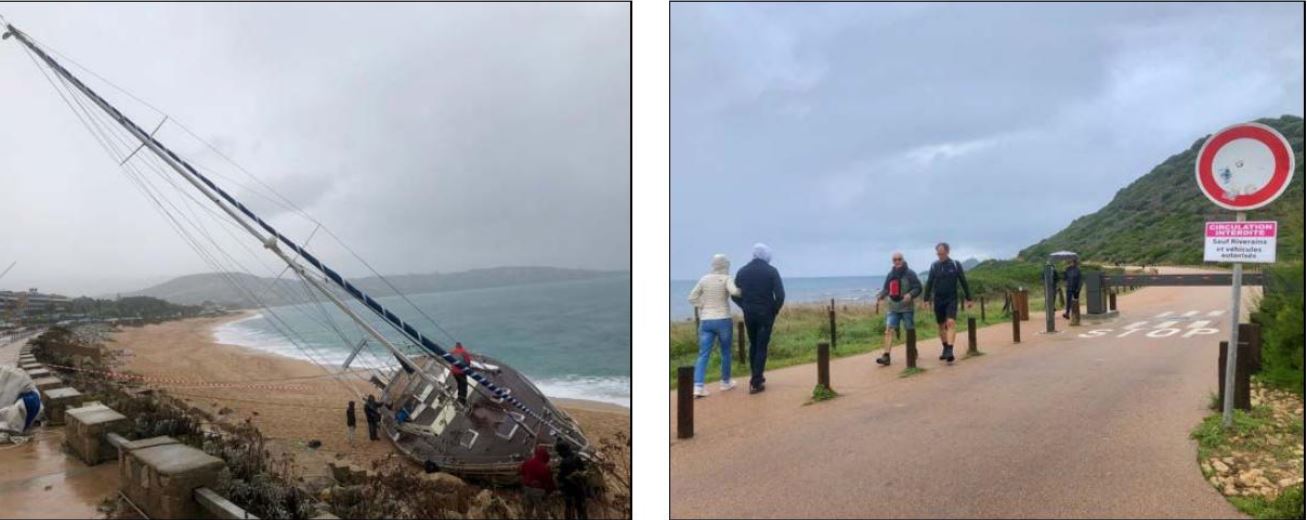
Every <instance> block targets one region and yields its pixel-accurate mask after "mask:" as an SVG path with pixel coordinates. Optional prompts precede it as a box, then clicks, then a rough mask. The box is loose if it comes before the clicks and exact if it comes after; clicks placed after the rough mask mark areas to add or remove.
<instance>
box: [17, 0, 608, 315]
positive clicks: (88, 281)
mask: <svg viewBox="0 0 1307 520" xmlns="http://www.w3.org/2000/svg"><path fill="white" fill-rule="evenodd" d="M0 15H4V16H5V17H6V18H7V19H8V21H9V22H10V23H13V24H14V25H15V26H17V27H19V28H20V29H22V30H24V31H25V32H26V33H28V34H30V35H31V36H32V37H34V38H35V39H37V40H38V41H40V42H42V43H43V44H45V45H47V46H49V47H50V48H53V49H54V50H56V51H58V52H60V53H63V54H65V55H67V56H69V57H70V58H72V59H73V60H76V62H78V63H80V64H82V65H84V66H86V67H87V68H89V69H91V70H93V71H95V72H96V73H98V74H100V75H101V76H104V77H105V78H107V79H108V80H109V81H112V82H113V83H114V84H117V85H118V86H120V87H123V88H124V89H126V90H127V91H129V92H131V93H132V94H134V95H136V96H138V97H140V98H142V99H143V100H145V101H147V102H149V103H150V104H151V105H153V106H155V107H158V108H159V109H161V110H162V111H164V112H166V113H168V114H169V115H170V116H171V117H172V118H173V119H176V120H179V121H181V122H182V123H184V124H185V125H186V126H187V127H189V128H190V129H191V130H194V131H195V132H196V133H197V134H199V135H200V137H202V138H203V139H204V140H206V141H208V142H210V143H212V144H214V145H215V146H216V147H217V148H218V149H219V150H221V151H222V152H223V153H224V154H226V155H228V156H230V157H232V158H233V159H235V161H236V162H237V163H239V164H240V165H241V166H243V167H245V168H246V169H248V170H250V171H251V172H253V174H254V175H255V176H256V177H257V178H258V179H260V180H261V181H263V182H266V183H267V184H269V185H270V186H272V187H273V188H274V189H275V190H277V191H278V192H280V193H281V194H282V195H284V196H285V197H286V198H288V199H289V200H290V201H291V202H293V203H294V204H296V205H298V206H299V207H301V208H303V209H304V210H305V211H307V212H308V213H309V214H311V215H313V216H314V217H316V218H317V219H319V220H321V221H322V222H323V223H324V224H325V225H327V226H328V227H329V228H330V229H332V230H334V232H335V233H336V234H337V235H339V236H340V238H341V239H342V240H343V241H344V242H345V243H347V244H348V245H349V246H350V247H352V248H353V249H355V250H356V251H358V252H359V253H360V254H361V255H362V256H363V257H364V258H365V259H367V260H368V261H369V262H371V263H372V265H373V266H374V267H376V268H377V270H378V271H380V272H382V273H387V274H390V273H424V272H432V271H456V270H463V269H469V268H481V267H493V266H502V265H544V266H557V267H580V268H595V269H613V270H626V269H629V263H630V234H629V233H630V231H629V230H630V197H629V192H630V123H631V121H630V66H631V63H630V43H629V42H630V26H629V8H628V7H627V6H626V5H623V4H582V3H574V4H494V3H468V4H434V5H433V4H372V5H359V4H310V5H302V4H301V5H296V4H276V5H256V4H249V3H242V4H228V5H180V4H159V5H140V4H137V5H122V4H116V5H98V6H97V5H84V4H81V5H67V4H64V5H24V4H5V5H3V6H2V7H0ZM66 65H68V64H66ZM69 68H70V69H71V70H73V72H74V73H75V74H78V75H80V76H82V78H83V79H84V80H86V81H87V83H88V84H90V85H91V86H92V88H95V89H97V90H98V91H100V93H101V94H103V95H105V97H107V98H109V100H110V101H111V102H113V103H115V104H117V105H118V106H119V107H120V108H122V109H123V110H124V112H126V113H127V114H128V115H129V116H130V117H133V118H135V119H136V120H137V123H138V124H140V125H141V126H142V127H146V128H147V129H150V128H153V127H154V126H155V124H157V123H158V122H159V120H160V119H161V116H159V115H157V114H156V113H154V112H152V111H151V110H150V109H149V108H147V107H145V106H143V105H141V104H140V103H137V102H135V101H133V100H132V99H131V98H129V97H127V96H125V95H123V94H122V93H120V92H117V91H114V90H113V89H112V88H110V87H108V86H106V85H105V84H104V83H103V82H100V81H98V80H96V79H95V78H94V77H93V76H90V75H89V74H88V73H85V72H82V71H80V70H79V69H76V68H73V67H69ZM160 135H161V138H162V139H163V140H164V142H165V144H170V145H171V144H172V143H171V142H170V141H169V139H174V138H177V139H178V141H177V145H176V147H178V148H180V149H181V150H180V151H182V153H186V152H187V151H195V152H197V154H196V155H198V157H195V156H193V157H191V158H192V159H194V160H196V161H197V162H199V163H201V164H207V165H209V166H210V167H216V166H214V165H215V164H218V163H219V161H217V157H216V154H212V153H207V154H206V153H199V152H200V150H201V148H199V147H198V146H192V145H194V144H195V143H194V142H192V143H189V144H188V143H186V142H185V141H184V139H180V137H184V136H185V134H183V133H180V131H179V129H178V127H174V126H172V125H165V128H164V130H163V131H162V132H161V134H160ZM232 171H234V170H232ZM0 172H3V174H2V175H0V270H3V269H4V267H6V266H7V265H8V264H9V262H11V261H13V260H17V261H18V265H17V266H16V267H15V268H14V269H13V271H12V272H11V273H10V274H9V275H8V276H7V277H6V278H4V279H0V289H21V288H26V287H29V286H36V287H40V288H42V289H44V290H51V291H59V292H63V293H67V294H82V293H90V294H98V293H104V292H110V291H120V290H122V291H126V290H132V289H137V288H140V287H141V286H142V284H143V283H149V282H158V281H163V280H166V279H168V278H170V277H172V276H176V275H182V274H189V273H195V272H203V271H206V270H207V267H206V265H205V264H204V263H202V262H201V261H200V259H199V257H198V256H197V255H196V254H195V253H194V252H193V251H191V250H190V249H188V248H187V246H186V245H185V243H184V242H183V241H182V240H181V239H180V238H178V237H177V235H176V234H175V233H174V232H173V231H172V230H171V229H170V228H169V227H168V226H167V224H166V221H165V220H164V219H163V218H162V217H161V216H160V215H159V214H157V213H156V212H155V210H154V209H152V207H151V206H150V204H148V203H147V199H146V198H145V197H144V196H143V195H142V194H141V193H140V192H138V191H137V189H136V188H134V187H133V186H132V184H131V183H129V182H128V180H127V179H126V178H125V177H124V175H123V174H122V173H120V170H119V169H118V168H117V166H116V165H115V164H114V163H113V162H112V161H110V160H109V159H108V158H107V157H106V156H105V153H104V151H103V150H101V149H100V148H99V146H98V145H97V144H96V141H95V140H94V138H93V137H92V136H91V134H89V133H88V132H87V131H86V130H85V129H84V128H83V126H82V124H81V123H80V122H79V121H78V119H77V118H76V116H74V114H73V113H72V112H71V111H70V110H69V109H68V108H67V107H66V106H65V105H64V103H63V101H61V100H60V98H59V96H58V95H57V94H56V91H55V90H54V89H53V88H52V87H51V86H50V85H49V84H48V83H46V80H45V79H44V78H43V77H42V75H41V73H40V71H39V70H38V69H37V68H36V67H35V66H34V65H33V63H32V62H31V60H30V59H29V57H28V56H27V54H26V53H25V52H24V51H23V50H22V48H21V44H19V43H18V42H17V41H16V40H14V39H9V40H6V41H5V42H3V45H0ZM217 181H218V182H219V184H222V183H223V181H222V180H217ZM246 184H247V185H253V183H252V182H247V183H246ZM228 187H229V188H231V189H232V191H234V192H235V194H236V196H237V197H241V198H246V199H247V201H248V202H249V203H250V205H251V206H254V207H255V209H256V211H262V212H264V213H266V214H268V215H272V220H273V223H274V225H285V226H287V227H288V229H290V230H291V231H294V232H296V233H299V235H297V236H298V237H300V238H305V237H306V236H307V233H308V232H309V231H311V228H305V227H304V226H303V225H300V224H297V223H295V222H293V220H295V217H294V216H293V215H290V214H288V213H287V212H284V211H281V210H279V209H278V208H276V207H275V206H272V205H270V204H266V203H264V201H263V200H262V199H259V198H258V197H255V196H254V195H252V194H251V193H249V192H248V191H247V190H245V189H241V188H240V187H239V185H228ZM301 224H302V223H301ZM317 242H318V241H317V240H315V242H314V244H317ZM314 244H311V247H312V245H314ZM324 256H327V260H328V261H329V262H331V261H332V260H333V259H335V258H334V257H335V256H336V255H333V254H326V253H324ZM341 263H345V262H341ZM256 274H257V273H256ZM346 274H347V275H349V274H355V275H357V274H359V273H358V272H357V271H355V272H352V273H351V272H347V273H346Z"/></svg>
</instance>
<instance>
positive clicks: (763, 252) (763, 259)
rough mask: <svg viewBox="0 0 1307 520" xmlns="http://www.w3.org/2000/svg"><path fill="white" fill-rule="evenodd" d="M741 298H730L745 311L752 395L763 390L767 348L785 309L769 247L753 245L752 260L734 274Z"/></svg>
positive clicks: (782, 293) (765, 380)
mask: <svg viewBox="0 0 1307 520" xmlns="http://www.w3.org/2000/svg"><path fill="white" fill-rule="evenodd" d="M735 285H736V286H737V287H739V289H740V295H739V296H731V299H732V300H734V301H735V303H736V305H739V306H740V309H742V310H743V311H744V328H745V330H746V331H748V333H749V371H750V372H751V374H750V378H749V393H750V394H756V393H758V392H761V391H763V390H764V385H763V383H766V382H767V378H765V377H763V375H762V373H763V367H764V366H765V365H766V364H767V344H768V343H769V342H770V341H771V329H772V325H773V324H775V323H776V315H777V314H778V313H780V312H781V307H782V306H783V305H785V286H784V284H782V283H781V273H780V272H779V271H777V270H776V268H775V267H772V265H771V248H769V247H767V245H766V244H762V243H758V244H754V245H753V260H751V261H749V263H748V264H745V265H744V267H741V268H740V270H739V271H738V272H736V273H735Z"/></svg>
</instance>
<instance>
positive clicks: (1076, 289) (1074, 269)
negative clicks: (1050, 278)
mask: <svg viewBox="0 0 1307 520" xmlns="http://www.w3.org/2000/svg"><path fill="white" fill-rule="evenodd" d="M1063 278H1065V279H1066V310H1064V311H1062V317H1063V318H1066V319H1071V306H1072V305H1080V259H1078V258H1072V259H1071V265H1068V266H1066V276H1063Z"/></svg>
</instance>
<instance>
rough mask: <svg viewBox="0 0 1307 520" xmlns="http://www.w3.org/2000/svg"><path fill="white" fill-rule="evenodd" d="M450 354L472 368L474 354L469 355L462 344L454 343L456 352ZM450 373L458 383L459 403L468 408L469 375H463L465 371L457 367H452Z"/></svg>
mask: <svg viewBox="0 0 1307 520" xmlns="http://www.w3.org/2000/svg"><path fill="white" fill-rule="evenodd" d="M450 354H453V355H454V357H456V358H459V359H460V360H462V361H463V362H464V363H467V365H468V366H472V354H469V353H468V351H467V349H465V348H463V343H462V342H456V343H454V350H453V351H452V352H450ZM449 371H450V372H452V373H453V374H454V381H456V382H458V402H460V403H463V406H467V374H465V373H463V369H461V368H458V367H457V366H455V365H450V366H449Z"/></svg>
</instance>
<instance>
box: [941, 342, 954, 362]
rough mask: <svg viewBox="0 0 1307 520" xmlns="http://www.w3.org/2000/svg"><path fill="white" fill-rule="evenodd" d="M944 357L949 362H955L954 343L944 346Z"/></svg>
mask: <svg viewBox="0 0 1307 520" xmlns="http://www.w3.org/2000/svg"><path fill="white" fill-rule="evenodd" d="M943 359H944V360H945V361H948V362H949V363H952V362H953V345H949V346H947V347H944V358H943Z"/></svg>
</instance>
